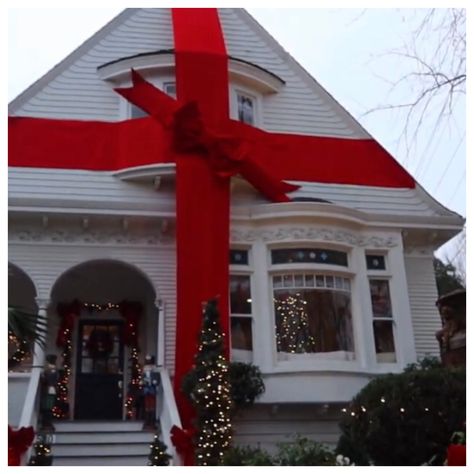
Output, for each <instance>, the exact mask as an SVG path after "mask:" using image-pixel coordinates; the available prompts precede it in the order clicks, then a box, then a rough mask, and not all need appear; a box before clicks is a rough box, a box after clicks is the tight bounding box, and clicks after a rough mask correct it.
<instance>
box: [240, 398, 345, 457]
mask: <svg viewBox="0 0 474 474" xmlns="http://www.w3.org/2000/svg"><path fill="white" fill-rule="evenodd" d="M338 423H339V418H338V416H337V415H336V414H335V411H334V410H332V413H324V411H323V410H322V408H321V406H317V405H312V404H308V405H264V404H258V403H257V404H256V405H254V406H253V407H250V408H247V409H245V410H243V411H242V412H241V413H239V414H237V416H236V417H235V419H234V420H233V429H234V436H233V443H234V444H236V445H239V446H247V445H249V446H253V447H257V446H260V447H261V448H263V449H265V450H267V451H269V452H271V453H275V452H276V450H277V444H278V443H283V442H289V441H293V440H294V436H295V435H297V434H299V435H301V436H304V437H306V438H309V439H312V440H314V441H318V442H320V443H323V444H326V445H328V446H331V447H333V448H334V447H335V446H336V445H337V442H338V440H339V436H340V430H339V426H338Z"/></svg>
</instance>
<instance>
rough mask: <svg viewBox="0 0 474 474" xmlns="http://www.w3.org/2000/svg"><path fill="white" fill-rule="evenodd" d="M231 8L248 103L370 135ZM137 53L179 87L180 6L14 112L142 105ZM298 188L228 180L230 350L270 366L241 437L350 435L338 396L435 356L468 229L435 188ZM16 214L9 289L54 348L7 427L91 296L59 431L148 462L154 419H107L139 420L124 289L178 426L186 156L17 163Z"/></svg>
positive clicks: (21, 387)
mask: <svg viewBox="0 0 474 474" xmlns="http://www.w3.org/2000/svg"><path fill="white" fill-rule="evenodd" d="M219 16H220V21H221V25H222V28H223V32H224V37H225V42H226V46H227V50H228V53H229V56H230V60H229V71H230V81H231V83H230V98H231V104H230V109H231V115H232V117H233V118H235V119H238V120H241V121H244V122H246V123H249V124H252V125H255V126H257V127H259V128H262V129H264V130H268V131H272V132H285V133H297V134H307V135H314V136H323V137H336V138H346V139H351V140H357V139H365V138H371V137H370V136H369V135H368V133H367V132H366V131H365V130H364V129H363V128H362V127H361V126H360V125H359V124H358V123H357V121H356V120H354V119H353V118H352V117H351V116H350V115H349V114H348V112H347V111H346V110H344V108H343V107H341V105H340V104H338V103H337V102H336V101H335V100H334V98H332V97H331V96H330V95H329V94H328V92H326V91H325V90H324V89H323V88H322V87H321V86H320V85H319V84H318V82H317V81H316V80H315V79H313V78H312V77H310V75H309V74H308V73H307V72H306V71H305V70H304V69H303V68H302V67H301V66H300V65H299V64H298V63H297V62H296V61H295V60H294V59H293V58H292V57H291V56H290V55H289V54H288V53H287V52H285V51H284V50H283V49H282V47H281V46H280V45H278V44H277V43H276V42H275V40H274V39H273V38H272V37H271V36H270V35H269V34H268V33H267V32H266V31H265V30H264V29H263V28H262V27H261V26H260V25H259V24H258V23H257V22H256V21H255V20H254V19H253V18H252V17H251V16H250V15H249V14H248V13H246V12H245V11H244V10H243V9H219ZM131 68H134V69H136V70H137V71H139V72H140V73H142V74H143V75H144V76H145V77H146V78H147V80H149V81H150V82H152V83H154V84H156V85H157V86H159V87H160V88H162V89H163V90H165V91H166V92H167V93H168V94H170V95H174V94H175V76H174V55H173V35H172V29H171V18H170V10H169V9H144V8H143V9H142V8H140V9H127V10H125V11H124V12H123V13H121V14H120V15H118V16H117V17H116V18H114V19H113V20H112V21H111V22H110V23H108V24H107V25H106V26H105V27H104V28H102V29H101V30H100V31H98V32H97V33H96V34H95V35H94V36H92V37H91V38H90V39H89V40H87V41H86V42H85V43H84V44H82V45H81V46H80V47H79V48H78V49H76V50H75V51H74V52H73V53H71V54H70V55H69V56H68V57H67V58H65V59H64V60H63V61H62V62H61V63H59V64H58V65H57V66H56V67H55V68H53V69H52V70H51V71H49V72H48V73H47V74H46V75H45V76H43V77H42V78H40V79H39V80H38V81H37V82H35V83H34V84H33V85H32V86H31V87H29V88H28V89H27V90H25V91H24V92H23V93H22V94H20V95H19V96H18V97H17V98H16V99H15V100H13V101H12V102H11V103H10V105H9V115H10V116H26V117H42V118H54V119H74V120H99V121H107V122H117V121H121V120H125V119H129V118H135V117H139V116H141V111H140V110H139V109H137V108H135V107H131V106H130V104H129V103H128V102H127V101H125V100H124V99H123V98H122V97H120V96H119V95H118V94H116V93H115V92H114V91H113V88H114V87H123V86H126V85H128V84H129V80H130V77H129V71H130V69H131ZM366 172H367V173H368V174H370V173H371V170H370V169H367V170H366ZM295 184H299V185H300V186H301V187H300V189H299V190H298V191H295V192H293V193H291V198H292V202H289V203H284V204H274V203H269V202H267V201H266V200H265V199H264V198H263V197H261V196H260V195H259V194H258V193H257V192H256V191H255V190H254V189H253V188H251V187H250V186H249V185H248V184H246V183H245V182H244V181H243V180H241V179H234V180H233V185H232V195H231V242H230V243H231V249H232V250H231V253H230V257H229V268H230V274H231V283H230V308H231V341H232V348H231V358H232V360H236V361H245V362H252V363H253V364H255V365H257V366H258V367H259V368H260V370H261V371H262V373H263V375H264V382H265V386H266V390H265V393H264V394H263V396H262V397H261V398H260V399H259V400H258V403H257V404H256V405H255V406H254V407H252V408H251V409H249V410H248V411H246V412H244V413H242V414H241V415H240V416H239V417H238V419H237V420H235V423H234V429H235V434H234V440H235V442H236V443H240V444H253V445H257V444H260V445H261V446H262V447H264V448H269V449H272V448H273V447H274V446H275V443H277V442H280V441H284V440H287V439H289V437H290V436H291V435H292V434H294V433H301V434H303V435H305V436H308V437H310V438H313V439H315V440H318V441H321V442H325V443H328V444H335V443H336V442H337V439H338V426H337V423H338V418H339V415H340V410H341V407H343V406H344V404H346V403H347V402H348V401H349V400H350V399H351V398H352V397H353V396H354V395H355V394H356V393H357V392H358V391H359V390H360V389H361V388H362V387H363V386H364V385H365V384H367V383H368V381H370V380H371V379H372V378H373V377H374V376H376V375H378V374H383V373H387V372H400V371H402V370H403V368H404V367H405V366H406V365H407V364H409V363H412V362H414V361H416V360H417V358H419V357H423V356H424V355H426V354H438V352H439V351H438V345H437V341H436V339H435V337H434V334H435V332H436V330H438V329H439V328H440V327H441V322H440V318H439V315H438V313H437V310H436V307H435V301H436V299H437V291H436V284H435V278H434V271H433V262H432V259H433V252H434V250H435V249H436V248H438V247H439V246H440V245H442V244H443V243H445V242H446V241H448V240H449V239H451V238H452V237H453V236H455V235H456V234H457V233H458V232H459V231H460V230H461V229H462V226H463V219H462V218H461V217H460V216H459V215H457V214H455V213H454V212H452V211H450V210H449V209H447V208H445V207H443V206H442V205H441V204H440V203H438V202H437V201H436V200H434V199H433V198H432V197H431V196H430V195H429V194H428V193H427V192H426V191H425V190H424V189H423V188H422V187H421V186H419V185H418V184H417V185H416V186H415V187H414V188H399V187H398V188H391V187H381V186H362V185H344V184H328V183H326V184H324V183H317V182H316V183H315V182H303V181H301V182H297V183H295ZM197 198H198V197H197ZM8 230H9V255H8V258H9V305H15V306H19V307H22V308H25V309H27V310H29V311H32V312H35V311H38V312H39V313H41V314H44V315H46V316H47V318H48V324H49V337H48V343H47V348H46V350H45V351H40V350H38V351H37V352H36V354H35V356H34V357H32V358H31V357H30V358H27V359H25V361H24V362H23V364H22V365H21V366H20V368H19V369H17V370H16V371H12V372H10V373H9V385H8V390H9V401H8V409H9V413H8V417H9V418H8V421H9V424H11V425H12V426H26V425H31V424H33V425H35V423H36V420H37V410H38V396H39V386H40V385H39V379H40V374H41V371H42V368H43V365H44V354H57V355H58V362H60V359H61V357H60V356H61V350H60V349H58V348H57V347H56V336H57V334H58V326H59V318H58V305H59V304H64V303H71V302H72V301H79V302H80V304H81V311H80V315H79V317H78V318H77V320H76V321H75V323H74V327H73V331H72V335H71V342H72V348H71V350H72V352H71V375H70V378H69V405H70V409H69V415H68V417H69V421H67V422H66V423H64V422H63V423H62V425H63V426H62V428H60V427H58V428H57V431H56V435H55V436H56V439H55V442H56V444H55V445H54V447H53V454H54V455H55V464H61V463H62V464H67V463H69V464H79V465H80V464H84V462H83V460H81V458H80V457H81V456H86V457H88V458H89V460H90V462H89V464H91V463H92V464H93V463H97V464H114V463H115V464H127V463H129V464H140V463H141V464H146V456H147V454H148V452H149V447H148V441H149V437H148V438H147V437H146V436H143V433H141V432H137V433H135V435H136V438H134V441H133V443H134V444H133V445H131V444H130V443H129V444H128V445H127V447H126V448H124V447H123V446H121V445H120V444H115V445H114V444H113V443H114V442H115V443H119V441H117V440H115V441H114V439H115V438H113V436H118V434H117V433H110V430H111V429H112V430H114V431H118V430H120V429H122V425H126V426H127V423H128V428H127V427H126V428H125V431H128V432H130V431H133V430H139V428H137V426H138V425H140V426H141V424H140V423H139V424H138V425H137V426H135V425H133V421H127V420H126V408H125V406H124V401H125V399H126V397H127V387H128V385H129V383H130V377H131V374H130V368H129V360H130V357H131V354H130V349H129V348H128V347H127V346H124V344H123V343H122V341H121V339H120V338H119V337H118V336H117V335H118V334H119V332H120V330H121V329H120V328H121V326H122V325H123V324H124V319H123V317H122V314H121V313H120V311H119V308H118V306H117V305H118V304H119V303H120V302H122V301H124V300H128V301H133V302H138V303H141V307H142V313H141V319H140V324H139V334H138V347H139V348H140V353H139V358H140V361H141V362H143V358H144V355H145V354H151V355H153V356H154V357H155V361H156V365H157V367H158V370H159V371H160V373H161V380H162V385H161V390H162V392H161V395H160V397H159V398H160V400H159V407H158V409H159V417H160V423H161V429H162V436H163V439H164V440H165V442H166V443H167V444H168V445H169V446H170V444H171V443H170V441H169V428H170V427H171V425H172V424H179V418H178V414H177V411H176V407H175V402H174V397H173V393H172V390H171V384H170V380H172V378H173V370H174V358H175V335H176V284H175V281H176V276H175V274H176V268H175V260H176V245H175V167H174V165H173V164H168V165H149V166H145V167H138V168H133V169H130V168H129V169H121V170H118V171H114V172H111V171H87V170H80V169H77V170H71V169H60V168H33V167H15V166H10V167H9V229H8ZM195 251H196V252H199V251H200V249H199V248H196V249H195ZM196 278H199V275H196ZM96 329H101V330H102V331H106V332H107V333H108V334H109V335H110V337H111V338H112V341H113V344H114V347H113V350H111V352H110V354H109V358H108V362H107V363H108V364H109V365H108V368H107V370H106V371H104V370H103V368H100V367H98V366H97V364H96V363H95V362H94V360H93V357H91V355H90V354H89V353H88V352H87V350H86V349H85V347H86V346H87V341H88V339H89V336H90V335H91V334H92V332H93V331H94V330H96ZM104 419H107V420H108V421H109V425H107V423H105V421H104ZM84 420H88V422H89V425H88V424H87V423H86V421H84ZM91 420H92V421H91ZM120 421H122V425H120V426H121V428H118V426H119V422H120ZM94 423H95V424H94ZM114 423H116V424H115V425H114ZM132 425H133V427H132ZM111 426H112V428H111ZM114 427H115V428H114ZM107 430H109V431H108V432H107ZM69 431H76V432H77V433H76V437H75V438H73V437H72V435H71V433H69ZM94 432H95V434H94ZM97 432H100V433H99V435H100V436H98V435H97ZM68 435H70V436H71V437H70V438H68V437H67V436H68ZM111 435H112V438H111V439H109V438H107V436H109V437H110V436H111ZM81 436H82V437H81ZM94 436H96V438H94ZM140 436H142V437H140ZM129 439H130V438H129ZM68 440H69V441H68ZM100 443H103V445H102V446H100V445H99V446H98V444H100ZM97 446H98V447H97ZM114 446H115V447H114ZM117 446H119V448H117ZM124 446H125V445H124ZM78 447H79V448H80V449H79V448H78ZM170 449H171V450H172V448H171V447H170ZM125 454H126V455H127V456H125ZM91 460H93V461H91ZM175 462H179V460H178V459H176V461H175ZM86 464H87V463H86Z"/></svg>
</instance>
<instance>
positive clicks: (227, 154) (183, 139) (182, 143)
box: [115, 69, 299, 202]
mask: <svg viewBox="0 0 474 474" xmlns="http://www.w3.org/2000/svg"><path fill="white" fill-rule="evenodd" d="M131 76H132V87H129V88H119V89H115V90H116V92H118V93H119V94H121V95H122V96H123V97H125V98H126V99H127V100H129V101H130V102H132V103H133V104H134V105H136V106H138V107H140V108H141V109H143V110H144V111H146V112H147V113H148V114H150V116H152V117H154V118H155V119H156V120H158V121H159V122H160V123H161V124H162V126H163V127H164V129H165V130H166V131H167V132H168V133H169V134H170V137H168V139H167V138H166V137H164V141H165V142H166V143H170V144H171V147H172V152H175V153H180V154H190V153H192V154H198V155H200V156H202V157H205V159H206V161H207V163H208V165H209V166H210V167H211V169H212V170H213V171H214V173H215V174H216V175H217V176H219V177H221V178H230V177H232V176H235V175H236V174H241V175H242V176H243V177H244V178H245V179H246V180H247V181H248V182H249V183H250V184H252V185H253V186H254V187H255V188H256V189H257V190H259V191H260V192H261V193H262V194H263V195H264V196H265V197H266V198H268V199H269V200H271V201H275V202H287V201H289V198H288V197H287V196H286V193H289V192H291V191H295V190H296V189H298V188H299V186H296V185H293V184H289V183H286V182H284V181H281V180H280V179H277V178H275V177H273V176H272V175H271V174H270V173H269V172H268V170H265V169H264V168H262V167H261V166H260V164H259V163H258V162H256V161H255V159H254V158H253V156H255V155H257V153H255V150H254V149H252V145H253V144H252V142H251V141H250V140H249V139H248V138H247V137H245V135H243V134H242V133H240V134H239V133H238V129H237V130H236V129H235V127H233V124H232V121H231V120H230V119H228V118H227V119H224V120H222V121H221V122H220V123H219V131H214V130H212V127H211V126H209V125H208V124H207V123H206V122H205V118H204V117H203V116H202V114H201V111H200V108H199V104H198V103H197V102H196V101H190V102H187V103H184V104H183V103H180V102H179V101H178V100H175V99H173V98H171V97H169V96H168V95H166V94H165V93H164V92H162V91H161V90H160V89H158V88H156V87H155V86H153V85H152V84H150V83H149V82H147V81H146V80H145V79H144V78H143V77H142V76H140V74H138V73H137V72H136V71H134V70H133V69H132V72H131ZM252 154H253V156H252Z"/></svg>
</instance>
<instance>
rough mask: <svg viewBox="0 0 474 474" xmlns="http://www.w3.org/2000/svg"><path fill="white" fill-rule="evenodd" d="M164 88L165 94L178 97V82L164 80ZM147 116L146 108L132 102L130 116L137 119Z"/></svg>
mask: <svg viewBox="0 0 474 474" xmlns="http://www.w3.org/2000/svg"><path fill="white" fill-rule="evenodd" d="M162 90H163V92H165V94H168V95H169V96H170V97H173V98H174V99H176V82H164V83H163V87H162ZM146 116H148V114H147V113H146V112H145V111H144V110H142V109H140V107H137V106H136V105H133V104H130V118H132V119H137V118H142V117H146Z"/></svg>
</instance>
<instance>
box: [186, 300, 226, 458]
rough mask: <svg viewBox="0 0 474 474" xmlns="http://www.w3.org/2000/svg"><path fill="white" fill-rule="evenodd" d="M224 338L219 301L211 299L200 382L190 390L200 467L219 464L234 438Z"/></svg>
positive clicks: (200, 359)
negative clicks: (218, 307)
mask: <svg viewBox="0 0 474 474" xmlns="http://www.w3.org/2000/svg"><path fill="white" fill-rule="evenodd" d="M223 337H224V334H222V331H221V326H220V323H219V312H218V310H217V301H216V300H211V301H209V302H208V303H207V305H206V307H205V309H204V321H203V326H202V330H201V334H200V338H199V348H198V352H197V354H196V357H195V361H196V363H195V369H194V370H195V372H196V375H197V380H196V384H195V386H194V388H193V390H192V391H191V401H192V403H193V405H194V407H195V408H196V412H197V420H196V428H197V435H196V449H195V456H196V464H197V465H198V466H217V465H220V464H221V461H222V458H223V456H224V453H225V452H226V450H227V449H228V448H229V445H230V441H231V437H232V436H231V429H232V425H231V422H230V412H231V409H232V399H231V392H230V379H229V372H228V368H229V367H228V362H227V360H226V358H225V356H224V339H223Z"/></svg>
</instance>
